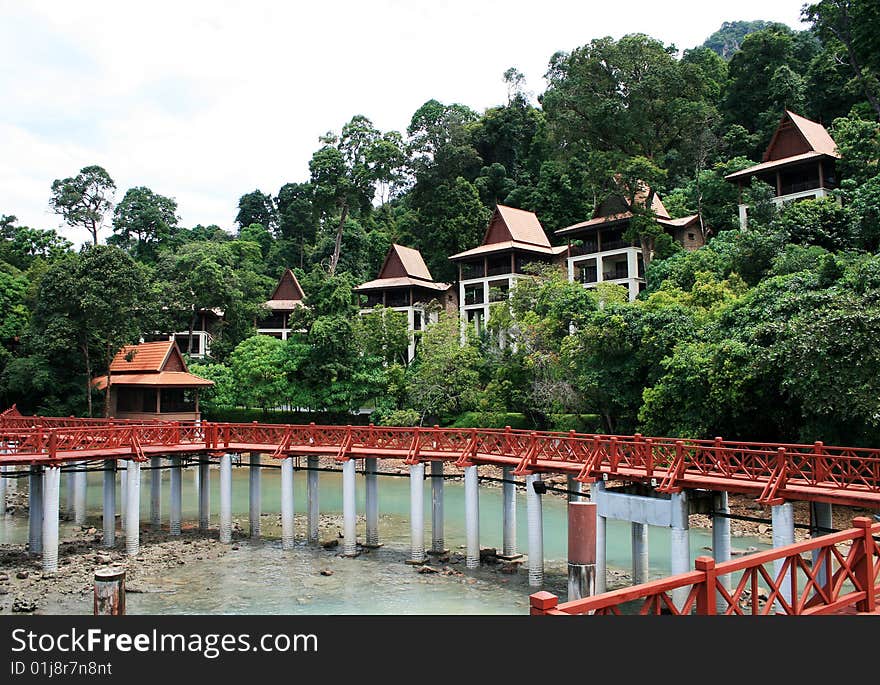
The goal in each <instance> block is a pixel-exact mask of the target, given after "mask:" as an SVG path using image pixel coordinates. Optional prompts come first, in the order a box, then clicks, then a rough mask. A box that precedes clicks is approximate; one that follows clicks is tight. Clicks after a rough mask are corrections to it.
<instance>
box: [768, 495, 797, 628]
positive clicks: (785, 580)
mask: <svg viewBox="0 0 880 685" xmlns="http://www.w3.org/2000/svg"><path fill="white" fill-rule="evenodd" d="M770 517H771V521H772V523H771V526H772V529H773V531H772V534H773V547H785V546H786V545H793V544H794V507H793V505H792V503H791V502H784V503H783V504H776V505H774V506H772V507H770ZM784 564H785V559H777V560H776V561H774V562H773V573H774V576H775V578H776V582H777V583H778V584H779V587H780V592H779V594H780V595H781V597H782V598H783V599H784V600H785V601H786V602H789V603H790V602H791V578H790V577H789V576H790V574H791V571H786V573H785V574H784V576H783V577H780V574H781V573H782V567H783V565H784ZM776 609H777V611H780V612H781V611H783V608H782V604H781V603H780V602H779V601H777V602H776Z"/></svg>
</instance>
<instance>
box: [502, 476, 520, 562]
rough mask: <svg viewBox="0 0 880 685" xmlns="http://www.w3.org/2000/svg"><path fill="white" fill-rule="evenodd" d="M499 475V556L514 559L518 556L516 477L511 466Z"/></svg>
mask: <svg viewBox="0 0 880 685" xmlns="http://www.w3.org/2000/svg"><path fill="white" fill-rule="evenodd" d="M501 474H502V475H501V477H502V479H503V480H504V482H503V483H502V484H501V501H502V509H501V525H502V533H501V556H502V557H504V558H505V559H515V558H517V557H519V556H520V555H519V554H517V551H516V483H515V482H514V481H515V480H516V476H515V475H514V474H513V467H512V466H505V467H504V468H503V469H502V470H501Z"/></svg>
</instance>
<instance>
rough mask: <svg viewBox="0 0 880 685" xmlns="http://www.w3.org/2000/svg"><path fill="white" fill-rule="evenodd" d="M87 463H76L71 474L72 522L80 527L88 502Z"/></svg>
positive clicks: (84, 518)
mask: <svg viewBox="0 0 880 685" xmlns="http://www.w3.org/2000/svg"><path fill="white" fill-rule="evenodd" d="M87 467H88V462H85V461H78V462H76V466H75V467H74V468H76V472H75V473H74V474H73V476H74V479H73V522H74V523H76V524H77V525H79V526H81V525H83V524H85V522H86V503H87V501H88V483H89V481H88V478H87V476H88V475H89V474H88V473H86V468H87Z"/></svg>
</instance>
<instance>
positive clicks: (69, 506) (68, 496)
mask: <svg viewBox="0 0 880 685" xmlns="http://www.w3.org/2000/svg"><path fill="white" fill-rule="evenodd" d="M76 464H77V463H76V462H75V461H71V462H69V463H68V464H67V470H65V471H64V472H63V473H64V515H65V516H67V518H68V519H70V520H73V500H74V499H75V494H74V492H75V490H76V488H75V487H74V481H75V480H76V472H75V471H73V470H72V469H75V468H76Z"/></svg>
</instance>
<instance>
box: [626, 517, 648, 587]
mask: <svg viewBox="0 0 880 685" xmlns="http://www.w3.org/2000/svg"><path fill="white" fill-rule="evenodd" d="M630 528H631V530H632V576H633V585H641V584H642V583H645V582H647V581H648V526H647V524H644V523H631V524H630Z"/></svg>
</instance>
